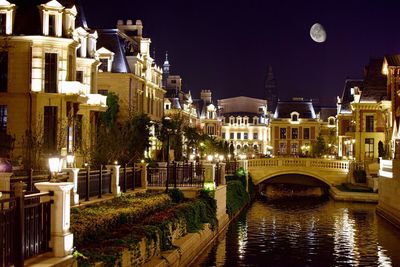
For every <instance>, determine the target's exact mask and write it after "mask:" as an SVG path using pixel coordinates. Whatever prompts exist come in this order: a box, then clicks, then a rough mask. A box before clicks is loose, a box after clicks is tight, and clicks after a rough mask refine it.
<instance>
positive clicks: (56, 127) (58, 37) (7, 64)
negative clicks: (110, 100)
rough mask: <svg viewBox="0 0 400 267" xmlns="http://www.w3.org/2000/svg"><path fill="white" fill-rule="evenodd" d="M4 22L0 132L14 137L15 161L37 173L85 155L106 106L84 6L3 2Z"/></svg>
mask: <svg viewBox="0 0 400 267" xmlns="http://www.w3.org/2000/svg"><path fill="white" fill-rule="evenodd" d="M0 16H1V20H0V31H1V36H0V46H1V48H0V54H1V55H0V72H1V74H0V80H1V81H0V122H1V123H0V126H1V130H2V131H5V132H7V133H8V134H11V135H13V136H15V139H16V141H15V149H14V151H13V153H12V155H11V156H12V157H18V156H22V155H26V160H27V161H26V164H28V165H30V166H32V164H33V162H34V161H35V159H36V160H38V159H42V160H44V159H45V158H44V157H43V156H44V155H50V154H52V153H60V152H61V151H63V153H66V152H69V153H72V152H75V153H77V156H81V157H82V156H84V155H86V151H87V150H88V148H90V147H91V146H93V145H95V142H96V140H95V136H96V135H95V134H94V133H95V131H96V123H97V116H98V114H99V112H102V111H105V110H106V108H107V107H106V97H105V96H102V95H99V94H97V88H96V86H97V85H96V81H97V68H98V64H99V61H98V60H97V59H96V38H97V34H96V32H93V31H91V30H90V29H89V28H88V27H87V24H86V20H85V18H84V16H83V12H81V6H80V5H79V4H78V3H77V1H69V0H68V1H66V0H59V1H56V0H52V1H43V0H32V1H21V0H18V1H17V0H15V1H10V2H8V1H2V3H1V5H0ZM81 161H82V158H81ZM43 165H44V164H43ZM27 167H29V166H27ZM34 167H37V166H34Z"/></svg>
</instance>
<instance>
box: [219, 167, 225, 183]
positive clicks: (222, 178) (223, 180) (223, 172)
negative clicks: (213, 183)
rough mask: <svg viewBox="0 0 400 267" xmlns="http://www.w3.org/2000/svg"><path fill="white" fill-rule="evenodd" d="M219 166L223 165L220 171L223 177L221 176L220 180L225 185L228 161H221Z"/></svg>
mask: <svg viewBox="0 0 400 267" xmlns="http://www.w3.org/2000/svg"><path fill="white" fill-rule="evenodd" d="M219 166H221V173H220V175H221V177H220V178H219V179H220V180H219V181H220V184H221V185H224V184H226V180H225V167H226V163H225V162H221V163H219Z"/></svg>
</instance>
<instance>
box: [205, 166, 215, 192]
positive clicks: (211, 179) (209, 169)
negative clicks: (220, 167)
mask: <svg viewBox="0 0 400 267" xmlns="http://www.w3.org/2000/svg"><path fill="white" fill-rule="evenodd" d="M203 166H204V187H205V188H207V189H211V190H214V189H215V164H213V163H204V164H203Z"/></svg>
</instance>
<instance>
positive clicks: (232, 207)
mask: <svg viewBox="0 0 400 267" xmlns="http://www.w3.org/2000/svg"><path fill="white" fill-rule="evenodd" d="M249 201H250V198H249V194H248V193H247V192H246V188H245V187H244V186H243V183H242V181H239V180H236V181H235V180H232V181H229V182H228V183H227V191H226V212H227V213H228V215H229V216H232V215H234V214H235V213H236V212H238V211H239V210H240V209H241V208H243V207H244V206H245V205H247V203H249Z"/></svg>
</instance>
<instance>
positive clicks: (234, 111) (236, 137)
mask: <svg viewBox="0 0 400 267" xmlns="http://www.w3.org/2000/svg"><path fill="white" fill-rule="evenodd" d="M218 108H219V112H220V117H221V119H222V130H221V136H222V139H224V140H226V141H227V142H228V144H229V146H230V147H231V150H232V149H233V150H234V153H235V154H236V155H240V154H246V155H247V156H248V157H252V156H253V154H254V155H264V154H268V153H269V148H270V132H269V125H268V123H269V122H268V117H267V101H266V100H264V99H257V98H251V97H246V96H239V97H232V98H226V99H221V100H218Z"/></svg>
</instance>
